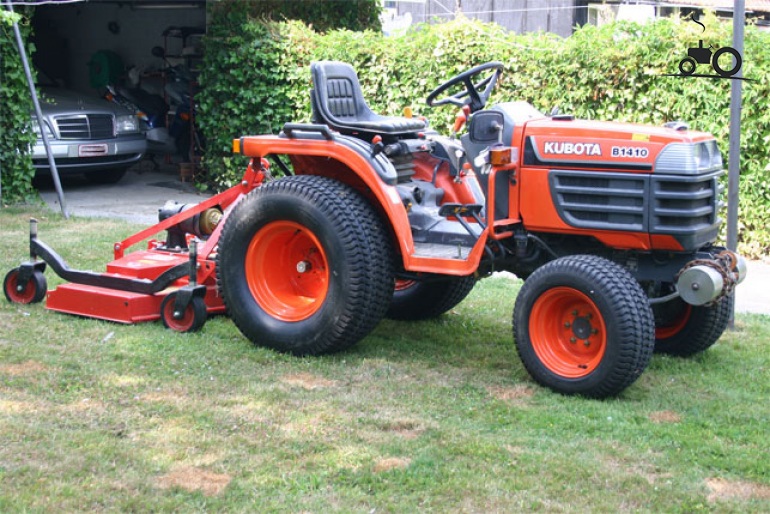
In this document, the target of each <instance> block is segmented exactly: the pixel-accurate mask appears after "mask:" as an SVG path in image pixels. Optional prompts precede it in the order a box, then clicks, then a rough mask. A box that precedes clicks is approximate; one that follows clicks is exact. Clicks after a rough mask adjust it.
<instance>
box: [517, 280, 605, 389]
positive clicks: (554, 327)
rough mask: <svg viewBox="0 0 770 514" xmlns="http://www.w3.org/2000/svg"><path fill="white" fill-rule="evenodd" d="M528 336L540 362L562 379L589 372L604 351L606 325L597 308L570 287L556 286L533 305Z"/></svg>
mask: <svg viewBox="0 0 770 514" xmlns="http://www.w3.org/2000/svg"><path fill="white" fill-rule="evenodd" d="M529 337H530V340H531V341H532V347H533V349H534V351H535V353H536V354H537V356H538V358H539V359H540V361H541V362H542V363H543V365H545V366H546V367H547V368H548V369H549V370H550V371H551V372H553V373H555V374H557V375H559V376H562V377H564V378H581V377H585V376H587V375H589V374H591V373H592V372H593V371H594V370H595V369H596V368H597V367H599V364H600V363H601V362H602V358H603V357H604V352H605V351H606V350H607V328H606V327H605V325H604V318H603V317H602V315H601V312H600V311H599V308H598V307H597V306H596V304H595V303H594V302H593V300H591V299H590V298H589V297H588V296H587V295H585V294H583V293H581V292H580V291H578V290H576V289H573V288H571V287H555V288H553V289H549V290H548V291H546V292H545V293H543V294H542V295H541V296H540V297H539V298H538V299H537V301H535V304H534V305H533V306H532V313H531V315H530V319H529Z"/></svg>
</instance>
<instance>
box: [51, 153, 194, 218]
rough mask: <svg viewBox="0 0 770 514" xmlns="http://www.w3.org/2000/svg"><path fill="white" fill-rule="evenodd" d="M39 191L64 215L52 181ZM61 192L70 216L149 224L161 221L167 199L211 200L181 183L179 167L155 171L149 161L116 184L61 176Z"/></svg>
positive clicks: (135, 168)
mask: <svg viewBox="0 0 770 514" xmlns="http://www.w3.org/2000/svg"><path fill="white" fill-rule="evenodd" d="M38 188H39V190H40V196H41V197H42V198H43V201H44V202H45V203H46V204H47V205H48V206H49V207H50V208H51V209H53V210H55V211H57V212H61V207H60V205H59V198H58V196H57V195H56V189H55V188H54V186H53V181H52V180H50V179H43V180H41V181H40V183H39V184H38ZM62 189H63V190H64V202H65V204H66V205H67V209H68V211H69V213H70V215H73V216H78V217H86V218H88V217H95V218H118V219H125V220H128V221H132V222H136V223H143V224H147V225H152V224H153V223H157V222H158V209H160V208H161V207H163V204H165V203H166V201H167V200H174V201H176V202H178V203H199V202H202V201H203V200H205V199H206V198H208V195H203V194H201V193H199V192H198V191H197V190H196V188H195V186H194V185H192V184H191V183H189V182H182V181H180V179H179V168H178V166H176V165H161V166H159V168H158V170H155V171H153V170H152V166H151V165H150V163H149V162H144V163H140V164H138V165H136V166H133V167H132V168H130V169H129V170H128V173H126V176H125V177H123V179H122V180H121V181H120V182H118V183H117V184H109V185H98V184H91V183H90V182H88V181H86V180H85V179H84V178H82V177H80V176H72V177H62Z"/></svg>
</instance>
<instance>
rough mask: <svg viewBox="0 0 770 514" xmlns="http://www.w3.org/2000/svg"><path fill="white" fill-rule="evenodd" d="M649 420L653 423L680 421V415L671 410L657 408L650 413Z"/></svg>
mask: <svg viewBox="0 0 770 514" xmlns="http://www.w3.org/2000/svg"><path fill="white" fill-rule="evenodd" d="M649 418H650V421H652V422H653V423H680V422H681V421H682V415H681V414H679V413H678V412H674V411H672V410H659V411H655V412H652V413H650V415H649Z"/></svg>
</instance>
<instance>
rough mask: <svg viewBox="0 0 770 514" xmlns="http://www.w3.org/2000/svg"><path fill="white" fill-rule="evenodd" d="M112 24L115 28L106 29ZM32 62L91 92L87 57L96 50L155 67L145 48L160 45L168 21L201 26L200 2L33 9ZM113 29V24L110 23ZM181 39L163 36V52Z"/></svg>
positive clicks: (203, 16) (203, 12) (178, 49)
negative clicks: (150, 6)
mask: <svg viewBox="0 0 770 514" xmlns="http://www.w3.org/2000/svg"><path fill="white" fill-rule="evenodd" d="M111 22H114V23H115V24H117V27H118V32H117V33H113V32H111V31H110V28H109V27H110V24H111ZM33 24H34V26H35V33H36V38H35V43H36V45H37V47H38V49H37V54H36V59H35V61H36V64H38V65H39V66H40V67H41V68H42V69H43V70H44V71H46V72H47V73H48V74H49V75H51V76H53V78H59V79H62V80H63V81H64V83H65V84H66V85H67V87H70V88H71V89H75V90H77V91H81V92H83V93H86V94H95V93H96V91H95V90H94V89H92V88H91V86H90V85H89V80H88V78H89V77H88V61H89V60H90V58H91V56H92V55H93V54H94V52H96V51H98V50H112V51H113V52H116V53H118V54H119V55H120V56H121V57H122V58H123V62H124V63H125V64H126V65H127V66H130V65H132V64H133V65H135V66H138V67H140V68H142V69H144V68H153V67H154V68H158V67H160V66H162V64H163V63H162V61H161V60H160V59H158V58H157V57H154V56H153V55H152V54H151V53H150V52H151V49H152V47H153V46H163V37H162V36H161V34H162V33H163V31H164V30H165V29H166V28H167V27H169V26H172V25H173V26H191V27H204V26H205V24H206V10H205V9H204V8H203V7H199V8H196V7H190V8H185V9H138V8H136V7H135V6H134V4H130V3H106V2H105V3H98V2H88V3H77V4H67V5H46V6H40V7H38V8H37V10H36V13H35V17H34V19H33ZM113 28H114V25H113ZM180 52H181V41H180V40H179V39H171V38H170V39H169V53H180Z"/></svg>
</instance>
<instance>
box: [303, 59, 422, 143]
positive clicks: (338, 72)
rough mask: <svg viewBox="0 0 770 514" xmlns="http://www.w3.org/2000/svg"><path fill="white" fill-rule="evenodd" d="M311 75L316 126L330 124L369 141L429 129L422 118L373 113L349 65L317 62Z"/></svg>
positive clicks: (311, 97) (338, 129)
mask: <svg viewBox="0 0 770 514" xmlns="http://www.w3.org/2000/svg"><path fill="white" fill-rule="evenodd" d="M310 73H311V75H312V77H313V89H311V90H310V99H311V104H312V107H313V121H314V122H315V123H323V124H325V125H328V126H329V127H331V128H332V129H334V130H337V131H339V132H341V133H342V134H346V135H354V136H362V137H366V138H368V139H371V137H373V136H375V135H381V136H383V137H384V136H399V137H403V136H407V135H409V134H416V133H418V132H421V131H423V130H425V129H426V128H427V125H428V123H427V122H426V121H425V120H422V119H419V118H405V117H401V116H380V115H379V114H375V113H374V112H372V110H371V109H370V108H369V106H368V105H367V103H366V100H364V95H363V93H362V92H361V85H360V84H359V82H358V75H356V72H355V70H354V69H353V67H352V66H351V65H349V64H346V63H344V62H338V61H316V62H313V63H311V64H310Z"/></svg>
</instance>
